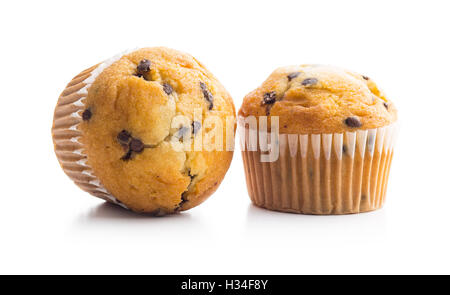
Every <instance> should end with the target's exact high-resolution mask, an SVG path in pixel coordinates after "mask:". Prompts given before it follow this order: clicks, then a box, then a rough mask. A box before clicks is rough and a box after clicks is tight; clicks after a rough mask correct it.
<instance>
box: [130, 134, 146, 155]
mask: <svg viewBox="0 0 450 295" xmlns="http://www.w3.org/2000/svg"><path fill="white" fill-rule="evenodd" d="M130 150H131V151H133V152H135V153H140V152H142V151H143V150H144V143H143V142H142V141H141V140H140V139H137V138H133V139H132V140H131V141H130Z"/></svg>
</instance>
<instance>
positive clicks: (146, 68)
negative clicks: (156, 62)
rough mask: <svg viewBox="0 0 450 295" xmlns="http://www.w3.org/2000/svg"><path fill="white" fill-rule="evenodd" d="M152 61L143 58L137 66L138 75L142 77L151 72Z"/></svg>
mask: <svg viewBox="0 0 450 295" xmlns="http://www.w3.org/2000/svg"><path fill="white" fill-rule="evenodd" d="M150 66H151V62H150V61H149V60H147V59H143V60H141V61H140V62H139V64H138V66H137V75H138V76H139V77H142V76H143V75H144V74H145V73H148V72H150Z"/></svg>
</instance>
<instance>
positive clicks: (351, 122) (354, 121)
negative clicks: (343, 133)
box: [344, 117, 362, 128]
mask: <svg viewBox="0 0 450 295" xmlns="http://www.w3.org/2000/svg"><path fill="white" fill-rule="evenodd" d="M344 123H345V125H347V126H348V127H351V128H358V127H361V126H362V123H361V121H360V120H359V119H358V118H357V117H348V118H347V119H345V120H344Z"/></svg>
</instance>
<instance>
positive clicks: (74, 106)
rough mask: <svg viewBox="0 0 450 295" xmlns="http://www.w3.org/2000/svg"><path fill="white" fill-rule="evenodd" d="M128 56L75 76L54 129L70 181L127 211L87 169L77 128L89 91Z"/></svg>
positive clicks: (62, 99) (61, 100)
mask: <svg viewBox="0 0 450 295" xmlns="http://www.w3.org/2000/svg"><path fill="white" fill-rule="evenodd" d="M129 52H130V51H127V52H124V53H121V54H118V55H116V56H114V57H112V58H110V59H108V60H106V61H104V62H103V63H101V64H98V65H96V66H93V67H91V68H89V69H87V70H85V71H83V72H81V73H80V74H78V75H77V76H75V77H74V78H73V79H72V81H71V82H70V83H69V84H68V85H67V86H66V89H64V91H63V93H62V94H61V96H60V97H59V99H58V103H57V105H56V108H55V113H54V117H53V127H52V136H53V143H54V147H55V153H56V156H57V158H58V161H59V163H60V165H61V167H62V168H63V170H64V172H65V173H66V174H67V175H68V176H69V177H70V179H72V180H73V181H74V182H75V184H76V185H78V186H79V187H80V188H81V189H83V190H84V191H86V192H88V193H90V194H91V195H94V196H96V197H99V198H102V199H104V200H106V201H108V202H111V203H114V204H117V205H119V206H122V207H124V208H127V207H126V206H125V205H124V204H123V203H121V202H120V201H119V200H117V199H116V198H115V197H114V196H113V195H111V194H110V193H109V192H108V191H107V190H106V188H105V187H104V186H103V185H102V183H101V182H100V180H99V179H98V178H97V177H96V176H95V174H94V171H93V170H92V168H91V167H90V166H89V165H88V163H87V155H86V153H85V149H84V146H83V143H82V142H80V139H81V138H82V132H81V131H80V130H79V129H78V125H79V124H80V123H81V122H82V117H81V113H82V112H83V111H84V109H85V105H84V100H85V98H86V97H87V95H88V90H89V87H90V86H91V85H92V83H94V81H95V79H96V78H97V77H98V76H99V75H100V74H101V73H102V72H103V71H104V70H105V69H106V68H107V67H109V66H110V65H112V64H113V63H114V62H116V61H118V60H119V59H120V58H121V57H122V56H123V55H124V54H126V53H129ZM127 209H128V208H127Z"/></svg>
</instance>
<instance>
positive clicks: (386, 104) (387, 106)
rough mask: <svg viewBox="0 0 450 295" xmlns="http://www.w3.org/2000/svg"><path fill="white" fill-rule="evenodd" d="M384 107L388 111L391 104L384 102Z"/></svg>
mask: <svg viewBox="0 0 450 295" xmlns="http://www.w3.org/2000/svg"><path fill="white" fill-rule="evenodd" d="M383 105H384V107H385V108H386V110H389V104H388V103H387V102H383Z"/></svg>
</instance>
